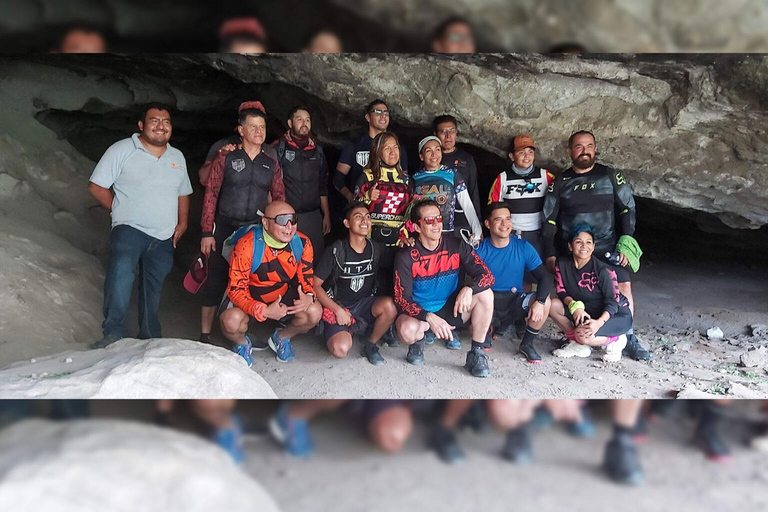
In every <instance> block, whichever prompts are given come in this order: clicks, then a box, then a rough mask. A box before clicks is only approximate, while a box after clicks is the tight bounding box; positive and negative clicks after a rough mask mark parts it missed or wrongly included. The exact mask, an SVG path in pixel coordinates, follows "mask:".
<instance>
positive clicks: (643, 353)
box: [622, 334, 653, 361]
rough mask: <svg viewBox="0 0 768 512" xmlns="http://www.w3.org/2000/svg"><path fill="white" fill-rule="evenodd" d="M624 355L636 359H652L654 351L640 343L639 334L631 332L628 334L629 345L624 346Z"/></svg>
mask: <svg viewBox="0 0 768 512" xmlns="http://www.w3.org/2000/svg"><path fill="white" fill-rule="evenodd" d="M622 355H625V356H627V357H628V358H630V359H634V360H635V361H650V360H651V359H653V352H651V351H650V350H646V349H644V348H643V346H642V345H640V341H639V340H638V339H637V336H635V335H634V334H630V335H628V336H627V346H626V347H624V350H623V351H622Z"/></svg>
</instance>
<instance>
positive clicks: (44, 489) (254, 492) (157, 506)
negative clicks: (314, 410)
mask: <svg viewBox="0 0 768 512" xmlns="http://www.w3.org/2000/svg"><path fill="white" fill-rule="evenodd" d="M0 510H8V511H10V510H13V511H14V512H33V511H34V512H37V511H40V510H56V511H60V512H104V511H106V510H110V511H138V510H141V511H146V512H176V511H178V512H193V511H194V512H203V511H211V510H227V511H230V512H240V511H242V512H245V511H253V510H259V511H262V512H277V511H278V510H279V509H278V506H277V504H276V503H275V501H274V500H273V499H272V497H271V496H270V495H269V494H268V493H267V492H266V491H265V490H264V488H263V487H261V486H260V485H259V484H258V483H257V482H256V481H254V480H253V479H251V478H250V477H249V476H248V475H246V474H245V473H244V472H242V471H241V470H240V469H239V468H237V467H236V466H235V465H234V463H233V462H232V460H231V459H230V457H229V455H228V454H227V453H225V452H224V451H223V450H221V449H219V448H218V447H216V446H215V445H213V444H212V443H210V442H208V441H206V440H204V439H202V438H199V437H195V436H192V435H189V434H184V433H181V432H178V431H174V430H170V429H161V428H157V427H154V426H148V425H142V424H139V423H134V422H126V421H116V420H82V421H67V422H50V421H44V420H26V421H22V422H20V423H17V424H15V425H12V426H10V427H7V428H6V429H4V430H2V431H0Z"/></svg>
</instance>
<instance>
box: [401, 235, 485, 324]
mask: <svg viewBox="0 0 768 512" xmlns="http://www.w3.org/2000/svg"><path fill="white" fill-rule="evenodd" d="M462 270H463V271H464V272H466V273H467V275H469V276H470V277H471V278H472V285H471V286H472V291H473V292H474V293H479V292H481V291H484V290H487V289H489V288H490V287H491V286H492V285H493V283H494V278H493V274H491V271H490V270H488V267H487V266H486V265H485V263H483V260H482V259H480V257H479V256H478V255H477V253H476V252H475V251H473V250H472V247H470V246H469V245H468V244H465V243H464V242H462V241H460V240H458V239H457V238H455V237H453V236H443V237H442V238H441V239H440V243H439V244H438V245H437V248H436V249H435V250H434V251H430V250H429V249H427V248H426V247H424V245H423V244H422V243H421V241H420V240H418V239H417V240H416V245H414V246H413V247H404V248H403V249H401V250H400V251H399V252H398V253H397V254H396V255H395V304H396V305H397V308H398V309H399V310H400V312H401V313H404V314H406V315H409V316H412V317H414V318H418V319H419V320H426V318H427V313H434V312H435V311H439V310H440V309H441V308H442V307H443V306H444V305H445V303H446V302H447V301H448V299H449V298H450V297H451V295H453V294H454V293H455V292H456V290H458V289H459V286H460V285H461V284H463V282H464V281H463V273H462Z"/></svg>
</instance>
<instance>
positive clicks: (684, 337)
mask: <svg viewBox="0 0 768 512" xmlns="http://www.w3.org/2000/svg"><path fill="white" fill-rule="evenodd" d="M635 277H636V279H635V282H634V285H633V287H634V293H635V300H636V304H637V315H636V322H635V325H636V328H635V329H636V332H637V334H638V336H639V338H640V340H641V341H642V342H643V343H644V344H645V345H646V346H650V347H651V348H653V349H654V353H655V358H654V361H652V362H651V363H643V362H636V361H631V360H627V359H624V360H622V361H621V362H619V363H616V364H607V363H603V362H602V361H601V360H600V357H599V351H595V352H594V353H593V355H592V357H591V358H590V359H586V360H584V359H578V360H575V359H570V360H563V359H558V358H555V357H554V356H551V355H550V352H551V350H553V349H555V348H557V347H558V346H559V344H560V337H559V336H558V335H557V334H556V332H555V327H554V325H553V324H552V323H551V322H548V323H547V325H546V326H545V328H544V330H543V331H542V334H541V335H540V336H539V338H538V341H537V347H538V349H539V352H540V353H541V354H542V356H543V357H544V362H543V364H541V365H531V364H528V363H526V362H525V361H524V360H523V359H522V358H521V356H519V355H518V354H517V353H516V350H517V344H518V341H517V340H516V339H515V338H514V334H511V335H509V337H507V338H505V339H501V340H499V341H497V342H496V343H495V345H494V348H493V350H492V351H491V352H490V353H489V356H490V366H491V376H490V377H489V378H487V379H477V378H474V377H472V376H471V375H470V374H469V373H468V372H467V371H466V370H464V368H463V364H464V361H465V358H466V350H467V349H468V346H469V333H468V331H466V330H465V331H462V332H461V338H462V343H463V345H464V347H463V350H461V351H450V350H446V349H445V348H444V347H443V346H442V344H441V343H440V341H439V340H438V342H436V343H435V344H434V345H432V346H428V347H427V348H426V350H425V356H426V361H427V364H426V365H425V366H423V367H414V366H412V365H410V364H408V363H407V362H406V361H405V354H406V348H405V347H402V346H401V347H399V348H389V347H387V348H383V349H382V353H383V355H384V357H385V358H386V359H387V361H388V364H387V365H385V366H383V367H373V366H371V365H370V364H368V362H367V361H366V360H365V359H363V358H362V357H361V356H360V355H359V344H358V345H356V347H355V348H353V350H352V352H350V355H349V356H348V358H347V359H344V360H336V359H333V358H332V357H331V356H330V355H329V354H328V353H327V351H326V350H325V348H324V345H323V343H322V338H321V337H320V336H313V335H303V336H299V337H297V338H296V339H295V341H294V348H295V351H296V360H295V361H293V362H291V363H288V364H283V363H279V362H277V361H276V360H275V358H274V354H273V353H272V352H271V351H269V350H267V351H263V352H254V360H255V361H254V365H253V370H254V371H256V372H258V373H259V374H260V375H261V376H262V377H264V379H265V380H266V381H267V382H268V383H269V384H270V385H271V386H272V388H273V389H274V390H275V393H276V394H277V395H278V396H279V397H282V398H458V397H461V398H474V397H483V398H495V397H507V398H513V397H515V398H560V397H571V398H619V397H620V398H632V397H639V398H661V397H670V396H676V394H677V393H678V392H679V391H681V390H683V389H688V390H693V391H695V390H698V391H704V392H708V393H711V394H714V395H734V396H742V397H744V396H746V397H758V396H763V397H767V396H768V373H766V368H765V367H763V368H744V369H742V368H740V367H739V366H738V364H737V363H738V361H739V355H740V354H741V353H743V352H744V351H745V350H746V349H747V348H748V347H750V346H759V345H766V344H768V338H767V337H766V336H763V337H762V338H761V337H760V336H750V335H749V334H750V333H751V330H750V328H749V326H750V325H753V324H768V293H766V290H768V274H767V273H765V272H761V271H759V270H758V269H755V268H753V269H746V268H740V267H734V268H726V267H725V266H720V267H715V266H713V265H706V264H698V265H695V266H693V265H686V266H683V265H679V264H677V265H676V264H669V263H667V264H664V265H653V266H648V267H644V268H643V269H642V270H641V272H640V273H639V274H637V275H636V276H635ZM181 278H182V272H181V271H180V270H178V269H177V270H175V271H174V272H173V273H172V274H171V276H169V279H168V281H167V283H166V287H165V295H164V297H163V303H162V322H163V326H164V329H163V333H164V335H165V336H168V337H179V338H189V339H196V338H197V336H198V335H199V308H198V307H197V304H199V303H198V302H197V298H196V297H193V296H191V295H189V294H188V293H186V292H185V291H184V290H183V289H182V288H181V286H180V281H181ZM133 309H134V310H135V307H134V308H133ZM132 325H135V321H134V320H132ZM714 326H719V327H720V328H721V329H722V330H723V331H724V333H725V339H723V340H707V339H706V337H705V336H703V333H705V332H706V330H707V329H708V328H710V327H714ZM216 329H217V328H214V342H215V343H217V344H220V345H226V341H225V340H224V339H223V337H222V336H221V335H220V334H218V331H217V330H216ZM251 332H252V333H253V334H254V335H256V336H259V337H262V338H263V339H265V338H266V337H267V336H268V334H269V333H270V332H271V329H269V328H267V327H266V326H264V325H257V324H255V322H252V330H251ZM19 336H20V335H19ZM91 341H92V340H83V341H82V343H79V344H76V345H73V343H72V342H58V341H56V340H49V341H48V342H47V343H45V344H44V345H43V344H30V343H25V342H24V340H23V339H22V338H21V337H18V338H14V337H7V338H6V340H5V343H4V345H3V347H2V350H0V367H3V366H6V365H8V364H10V363H12V362H14V361H18V360H23V359H30V358H33V357H40V356H44V355H50V354H55V353H58V352H62V351H65V350H71V349H73V348H82V349H83V350H85V349H87V348H88V346H87V343H89V342H91Z"/></svg>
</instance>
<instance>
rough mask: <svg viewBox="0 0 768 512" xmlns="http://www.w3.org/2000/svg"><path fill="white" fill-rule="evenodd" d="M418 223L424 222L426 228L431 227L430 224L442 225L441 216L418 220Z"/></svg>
mask: <svg viewBox="0 0 768 512" xmlns="http://www.w3.org/2000/svg"><path fill="white" fill-rule="evenodd" d="M419 222H424V224H426V225H427V226H431V225H432V224H436V223H437V224H442V223H443V216H442V215H435V216H434V217H424V218H421V219H419Z"/></svg>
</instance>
